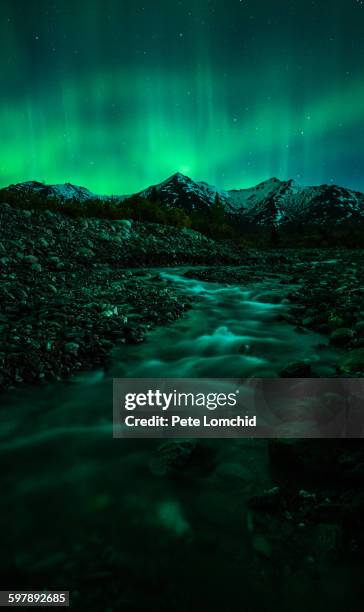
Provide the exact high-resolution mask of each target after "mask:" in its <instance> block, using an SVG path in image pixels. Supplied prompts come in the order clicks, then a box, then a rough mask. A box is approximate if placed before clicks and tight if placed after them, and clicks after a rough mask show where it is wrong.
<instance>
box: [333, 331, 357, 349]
mask: <svg viewBox="0 0 364 612" xmlns="http://www.w3.org/2000/svg"><path fill="white" fill-rule="evenodd" d="M352 339H353V332H352V330H351V329H349V328H348V327H339V328H338V329H335V330H334V331H333V332H332V333H331V334H330V344H333V345H334V346H345V345H347V344H349V342H350V341H351V340H352Z"/></svg>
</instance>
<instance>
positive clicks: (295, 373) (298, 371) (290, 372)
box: [280, 361, 311, 378]
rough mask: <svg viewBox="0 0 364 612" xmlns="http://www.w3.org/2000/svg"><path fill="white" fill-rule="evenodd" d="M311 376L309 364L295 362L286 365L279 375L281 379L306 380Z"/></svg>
mask: <svg viewBox="0 0 364 612" xmlns="http://www.w3.org/2000/svg"><path fill="white" fill-rule="evenodd" d="M310 374H311V364H310V363H306V362H305V361H297V362H294V363H289V364H288V365H286V366H285V367H284V368H283V369H282V370H281V373H280V376H281V378H307V377H309V376H310Z"/></svg>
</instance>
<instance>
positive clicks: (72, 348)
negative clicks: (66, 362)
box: [64, 342, 80, 353]
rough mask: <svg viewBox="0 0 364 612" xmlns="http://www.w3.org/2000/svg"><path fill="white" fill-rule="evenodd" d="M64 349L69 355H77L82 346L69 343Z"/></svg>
mask: <svg viewBox="0 0 364 612" xmlns="http://www.w3.org/2000/svg"><path fill="white" fill-rule="evenodd" d="M64 348H65V351H67V353H77V352H78V349H79V348H80V345H79V344H77V342H67V344H65V345H64Z"/></svg>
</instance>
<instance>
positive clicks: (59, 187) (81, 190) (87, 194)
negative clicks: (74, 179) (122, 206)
mask: <svg viewBox="0 0 364 612" xmlns="http://www.w3.org/2000/svg"><path fill="white" fill-rule="evenodd" d="M6 191H7V192H10V193H12V192H13V193H14V192H15V193H16V192H30V193H36V194H38V195H39V196H40V197H41V198H44V199H46V200H59V201H62V202H68V201H71V200H72V201H75V202H81V203H82V202H86V201H87V200H94V199H100V200H121V199H123V197H122V196H120V197H119V196H117V197H114V196H98V195H96V194H95V193H92V191H90V190H89V189H87V188H86V187H80V186H78V185H72V183H60V184H56V185H46V184H45V183H40V182H38V181H25V182H23V183H16V184H15V185H9V187H7V188H6Z"/></svg>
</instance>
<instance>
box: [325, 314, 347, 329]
mask: <svg viewBox="0 0 364 612" xmlns="http://www.w3.org/2000/svg"><path fill="white" fill-rule="evenodd" d="M328 324H329V326H330V327H331V328H335V327H343V326H344V319H343V318H342V317H340V316H339V315H337V314H331V315H330V316H329V318H328Z"/></svg>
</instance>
